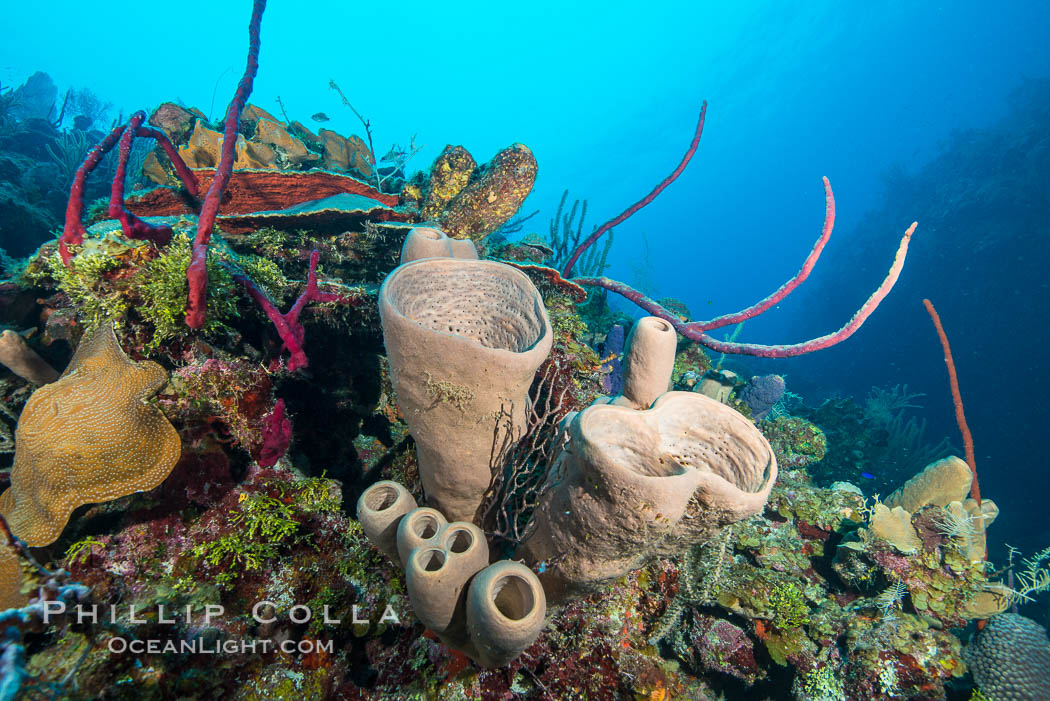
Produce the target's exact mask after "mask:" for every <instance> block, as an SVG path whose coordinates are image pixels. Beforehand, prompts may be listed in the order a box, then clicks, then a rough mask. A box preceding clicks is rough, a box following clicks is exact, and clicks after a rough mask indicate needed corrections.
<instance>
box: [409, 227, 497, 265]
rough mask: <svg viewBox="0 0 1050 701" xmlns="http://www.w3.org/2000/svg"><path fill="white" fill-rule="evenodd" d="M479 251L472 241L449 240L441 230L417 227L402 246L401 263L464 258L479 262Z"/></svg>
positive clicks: (410, 232)
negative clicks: (430, 259) (429, 259)
mask: <svg viewBox="0 0 1050 701" xmlns="http://www.w3.org/2000/svg"><path fill="white" fill-rule="evenodd" d="M477 257H478V249H477V248H476V247H475V246H474V242H473V241H471V240H470V239H462V240H460V239H453V238H449V237H448V236H447V235H446V234H445V232H444V231H442V230H441V229H435V228H433V227H429V226H417V227H415V228H414V229H412V230H411V231H409V232H408V236H406V237H405V243H404V244H403V245H402V246H401V263H402V264H404V263H411V262H412V261H414V260H421V259H423V258H464V259H468V260H469V259H473V260H477Z"/></svg>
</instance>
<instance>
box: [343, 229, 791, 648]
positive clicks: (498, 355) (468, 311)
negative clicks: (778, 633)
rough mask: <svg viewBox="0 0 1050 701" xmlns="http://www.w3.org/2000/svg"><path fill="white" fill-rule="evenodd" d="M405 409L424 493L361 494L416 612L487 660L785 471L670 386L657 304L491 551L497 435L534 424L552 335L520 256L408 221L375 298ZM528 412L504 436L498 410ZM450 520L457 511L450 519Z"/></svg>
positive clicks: (380, 490)
mask: <svg viewBox="0 0 1050 701" xmlns="http://www.w3.org/2000/svg"><path fill="white" fill-rule="evenodd" d="M379 309H380V315H381V317H382V324H383V336H384V342H385V344H386V350H387V356H388V358H389V361H390V368H391V378H392V382H393V385H394V389H395V391H396V393H397V398H398V404H399V406H400V408H401V411H402V414H403V415H404V417H405V421H406V422H407V423H408V426H409V429H410V431H411V433H412V435H413V437H414V439H415V442H416V453H417V458H418V462H419V473H420V478H421V481H422V485H423V490H424V493H425V494H426V499H427V503H428V506H424V507H420V506H419V505H418V504H417V503H416V501H415V500H414V499H413V497H412V496H411V494H410V493H409V492H408V491H407V490H406V489H405V487H404V486H402V485H400V484H397V483H396V482H389V481H384V482H378V483H376V484H374V485H372V486H371V487H369V488H368V489H367V490H366V491H365V492H364V494H362V496H361V498H360V500H359V501H358V518H359V520H360V521H361V524H362V526H363V528H364V530H365V533H366V534H367V535H368V537H369V539H370V540H371V542H372V543H373V544H374V545H375V546H376V547H377V548H379V549H380V550H381V551H382V552H384V553H385V554H386V555H387V556H388V557H390V558H391V559H392V560H393V561H394V562H396V563H398V564H399V565H400V566H402V567H404V569H405V582H406V587H407V589H408V595H409V599H410V601H411V603H412V608H413V610H414V612H415V614H416V616H417V617H418V618H419V620H420V621H421V622H422V623H423V624H424V625H426V626H427V627H428V628H429V629H431V630H432V631H433V632H434V633H436V634H437V635H438V637H439V638H440V639H441V640H442V641H444V642H445V643H446V644H448V645H449V646H451V647H454V648H456V649H459V650H461V651H463V652H464V653H465V654H467V655H468V656H470V657H471V658H472V659H474V660H475V661H476V662H478V663H479V664H482V665H484V666H489V667H498V666H503V665H505V664H508V663H509V662H511V661H512V660H513V659H514V658H516V657H517V656H518V655H519V654H521V652H522V651H523V650H524V649H525V648H526V647H528V646H529V645H530V644H532V642H534V641H535V640H536V638H537V637H538V636H539V634H540V632H541V631H542V629H543V626H544V624H545V619H546V618H547V613H548V610H547V609H548V604H549V605H550V606H551V607H556V606H558V605H560V604H562V603H564V602H567V601H571V600H573V599H576V598H579V597H581V596H585V595H587V594H589V593H592V592H594V591H597V590H598V589H599V588H600V587H601V586H602V585H604V584H606V583H608V582H610V581H613V580H615V579H617V578H619V577H622V576H623V575H624V574H626V573H628V572H630V571H632V570H635V569H638V568H640V567H642V566H644V565H645V564H646V563H648V562H650V561H652V560H654V559H657V558H659V557H666V556H668V555H671V554H674V553H678V552H682V550H683V549H684V548H687V547H689V546H690V545H692V544H695V543H698V542H703V541H705V540H707V539H710V538H711V537H713V536H715V535H717V533H718V532H719V531H720V530H721V528H723V527H724V526H726V525H728V524H730V523H733V522H735V521H738V520H740V519H743V518H747V517H748V516H751V515H753V514H755V513H758V512H759V511H760V510H761V509H762V508H763V506H764V504H765V502H766V499H767V498H768V496H769V491H770V489H771V488H772V485H773V483H774V482H775V480H776V475H777V465H776V459H775V458H774V457H773V452H772V450H771V448H770V447H769V443H768V442H767V441H766V440H765V438H764V437H763V436H762V434H761V433H760V432H759V431H758V430H757V429H756V428H755V426H754V424H752V423H751V422H750V421H749V420H748V419H746V418H745V417H744V416H742V415H741V414H739V413H738V412H736V411H734V410H733V409H731V408H729V407H727V406H725V405H724V404H721V403H719V402H717V401H715V400H713V399H710V398H708V397H705V396H704V395H701V394H698V393H692V392H673V391H668V387H669V385H670V377H671V371H672V369H673V366H674V359H675V352H676V347H677V334H676V333H675V332H674V329H672V328H671V326H670V325H669V324H667V323H666V322H665V321H663V320H661V319H657V318H655V317H646V318H644V319H641V320H639V321H638V322H636V324H635V325H634V327H633V328H632V331H631V335H630V337H629V339H628V343H627V347H626V349H625V354H624V364H623V365H624V374H625V375H624V389H623V394H621V395H620V396H617V397H611V398H610V397H602V398H600V399H598V400H596V401H595V402H594V403H593V404H592V405H591V406H589V407H587V408H586V409H584V410H583V411H580V412H578V413H575V414H571V415H570V416H568V417H566V419H565V420H564V422H563V427H564V439H565V446H564V448H563V449H562V450H561V451H560V453H559V454H558V456H557V458H556V459H555V465H553V466H551V468H550V469H552V470H554V471H555V472H554V473H553V474H557V475H558V479H557V480H555V481H552V482H551V483H550V484H548V486H547V488H546V490H545V491H544V492H543V493H542V494H541V495H540V498H539V506H538V508H537V509H536V512H535V514H534V516H533V519H534V523H533V527H532V528H531V529H530V534H529V536H528V537H527V538H526V540H525V542H523V543H522V544H521V547H519V548H518V551H517V552H516V553H515V555H516V557H519V558H521V559H522V560H523V561H524V563H528V564H523V562H515V561H509V560H501V561H496V562H490V552H489V548H488V545H487V541H486V538H485V534H484V532H483V531H482V530H481V529H480V528H479V527H478V526H477V525H475V524H476V522H478V521H479V520H480V519H479V513H478V512H479V510H480V507H481V502H482V499H483V498H484V495H485V492H486V490H487V489H488V488H489V485H490V482H491V479H492V469H493V468H492V466H491V464H490V463H491V459H492V446H493V445H494V441H496V444H499V443H501V442H502V441H503V439H504V438H505V437H506V436H505V435H501V432H513V433H512V434H511V437H513V436H515V435H520V432H521V430H522V429H523V428H524V421H525V419H524V417H525V415H526V412H525V411H524V408H525V407H527V402H528V391H529V387H530V385H531V383H532V380H533V377H534V376H535V373H536V370H537V369H538V368H539V366H540V365H541V364H542V363H543V361H544V360H545V359H546V357H547V355H548V354H549V352H550V349H551V346H552V343H553V332H552V329H551V324H550V320H549V319H548V317H547V311H546V308H545V307H544V304H543V300H542V298H541V296H540V294H539V292H538V291H537V290H536V288H535V286H534V285H533V284H532V282H531V281H530V280H529V278H528V277H527V276H526V275H525V274H524V273H522V272H521V271H520V270H517V269H516V268H514V267H512V266H509V265H506V264H503V263H499V262H495V261H482V260H478V259H477V254H476V251H474V249H473V246H472V245H471V244H470V243H469V242H465V241H453V240H451V239H448V238H447V237H446V236H445V235H444V233H442V232H440V231H438V230H436V229H429V228H417V229H414V230H413V231H412V232H411V233H410V234H409V236H408V239H407V240H406V243H405V246H404V248H403V249H402V258H401V265H400V266H399V267H398V268H396V269H395V270H394V271H393V272H391V273H390V275H388V276H387V279H386V280H385V281H384V283H383V286H382V288H381V289H380V293H379ZM508 406H510V407H514V408H517V411H513V412H512V416H511V419H510V420H509V421H504V422H503V423H502V424H501V425H500V427H499V428H497V430H496V435H495V436H494V434H493V421H494V419H493V417H494V416H496V415H499V414H500V413H501V412H502V411H503V410H505V409H506V407H508ZM450 519H451V521H450Z"/></svg>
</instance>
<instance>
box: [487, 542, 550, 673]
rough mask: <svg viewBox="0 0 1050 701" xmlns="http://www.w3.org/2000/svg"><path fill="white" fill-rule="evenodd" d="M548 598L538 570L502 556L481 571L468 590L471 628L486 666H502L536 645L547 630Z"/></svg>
mask: <svg viewBox="0 0 1050 701" xmlns="http://www.w3.org/2000/svg"><path fill="white" fill-rule="evenodd" d="M546 615H547V599H546V596H545V595H544V593H543V586H542V585H541V584H540V580H539V578H537V577H536V574H535V573H534V572H533V571H532V570H530V569H529V568H528V567H526V566H525V565H523V564H521V563H520V562H512V561H510V560H501V561H499V562H494V563H493V564H491V565H489V566H488V567H486V568H485V569H483V570H482V571H481V572H479V573H478V574H477V575H476V576H475V577H474V579H473V580H472V581H471V583H470V590H469V591H468V593H467V631H468V633H469V635H470V640H471V642H472V644H473V646H474V649H475V651H476V654H475V655H474V656H473V657H474V658H475V659H476V660H478V662H479V663H481V664H482V665H484V666H486V667H502V666H504V665H506V664H509V663H510V662H512V661H513V660H514V659H515V658H517V657H518V655H520V654H521V653H522V652H523V651H524V650H525V648H527V647H528V646H529V645H532V643H533V642H535V640H536V638H537V637H539V634H540V631H542V630H543V625H544V622H545V621H544V618H545V617H546Z"/></svg>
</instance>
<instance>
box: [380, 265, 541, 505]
mask: <svg viewBox="0 0 1050 701" xmlns="http://www.w3.org/2000/svg"><path fill="white" fill-rule="evenodd" d="M379 314H380V317H381V318H382V325H383V340H384V342H385V344H386V351H387V356H388V358H389V360H390V368H391V376H392V377H391V379H392V381H393V386H394V390H395V391H396V393H397V401H398V404H399V405H400V407H401V410H402V412H403V413H404V415H405V421H406V422H407V423H408V427H409V430H410V431H411V433H412V436H413V437H414V438H415V441H416V454H417V456H418V458H419V474H420V477H421V479H422V482H423V488H424V491H425V492H426V499H427V503H428V504H430V505H432V506H434V507H436V508H437V509H438V510H440V511H441V512H442V513H443V514H444V515H445V516H446V517H447V518H449V519H451V520H459V521H474V520H475V514H476V512H477V510H478V508H479V507H480V505H481V500H482V497H483V496H484V494H485V491H486V489H488V486H489V483H490V481H491V468H490V462H491V459H492V448H493V445H501V444H502V442H503V439H504V437H505V434H506V432H507V431H508V430H513V431H514V432H515V434H516V435H517V434H520V432H521V431H522V430H523V429H524V426H525V418H526V415H527V411H526V407H527V402H528V391H529V387H530V385H531V384H532V380H533V377H534V375H535V374H536V370H537V368H539V366H540V365H541V364H542V363H543V361H544V359H545V358H546V357H547V355H548V353H550V349H551V344H552V342H553V334H552V331H551V325H550V320H549V319H548V318H547V310H546V309H545V308H544V306H543V299H542V298H541V297H540V294H539V292H538V291H537V290H536V287H535V286H534V285H533V284H532V282H531V281H530V280H529V278H528V277H527V276H526V275H525V274H524V273H522V272H521V271H519V270H517V269H515V268H512V267H511V266H509V265H504V264H502V263H496V262H493V261H482V260H460V259H456V258H426V259H422V260H417V261H413V262H409V263H405V264H404V265H401V266H399V267H398V268H396V269H394V271H393V272H391V273H390V275H388V276H387V278H386V280H384V282H383V286H382V287H381V288H380V290H379ZM502 411H507V412H510V414H511V416H512V418H511V420H510V421H509V422H508V421H500V420H499V416H500V414H501V412H502Z"/></svg>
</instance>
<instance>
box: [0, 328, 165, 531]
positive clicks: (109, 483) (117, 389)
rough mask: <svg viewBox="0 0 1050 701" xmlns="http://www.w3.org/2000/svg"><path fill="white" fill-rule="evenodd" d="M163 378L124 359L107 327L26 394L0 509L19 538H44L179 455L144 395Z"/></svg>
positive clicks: (154, 479) (155, 474)
mask: <svg viewBox="0 0 1050 701" xmlns="http://www.w3.org/2000/svg"><path fill="white" fill-rule="evenodd" d="M166 381H167V373H166V372H165V371H164V369H163V368H161V366H159V365H157V364H156V363H153V362H144V363H136V362H133V361H131V360H129V359H128V357H127V356H126V355H125V354H124V351H123V350H121V348H120V345H119V344H118V343H117V339H116V336H115V335H114V334H113V329H112V327H110V326H104V327H102V328H100V329H99V330H97V331H95V332H94V333H92V334H91V335H89V336H85V337H84V340H83V341H81V343H80V346H79V347H78V348H77V351H76V353H75V354H74V355H73V359H72V360H71V361H70V363H69V367H68V368H66V371H65V372H64V373H62V377H61V378H59V380H58V381H57V382H54V383H52V384H49V385H46V386H44V387H41V388H40V389H38V390H37V391H36V392H34V393H33V395H32V396H31V397H30V398H29V401H28V402H26V406H25V409H24V410H23V411H22V415H21V417H20V418H19V420H18V427H17V429H16V431H15V460H14V467H13V468H12V470H11V486H10V487H9V488H8V489H7V490H6V491H5V492H4V493H3V494H2V495H0V513H2V514H3V515H4V517H5V518H6V519H7V521H8V523H9V524H10V526H11V530H12V531H13V532H14V533H15V535H17V536H18V537H19V538H21V539H22V540H24V541H25V542H26V543H27V544H28V545H31V546H34V547H40V546H44V545H49V544H50V543H53V542H54V541H55V540H56V539H57V538H58V536H59V535H60V534H61V533H62V529H63V528H65V525H66V522H67V521H68V520H69V515H70V514H71V513H72V512H73V510H74V509H76V508H77V507H78V506H81V505H82V504H89V503H94V502H103V501H109V500H112V499H116V498H118V497H122V496H125V495H127V494H132V493H134V492H141V491H145V490H147V489H152V488H154V487H156V486H157V485H159V484H160V483H161V482H163V481H164V478H166V477H167V476H168V474H169V473H170V472H171V470H172V468H173V467H174V466H175V463H176V462H178V459H179V455H180V453H181V445H180V441H179V435H178V433H177V432H176V431H175V428H174V427H173V426H172V425H171V423H169V422H168V420H167V419H166V418H165V417H164V414H162V413H161V411H160V410H159V409H157V408H156V407H154V406H151V405H150V404H148V403H147V402H146V400H147V399H149V397H150V396H152V395H153V394H154V393H156V392H157V390H159V389H160V388H161V387H162V386H163V385H164V383H165V382H166Z"/></svg>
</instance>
